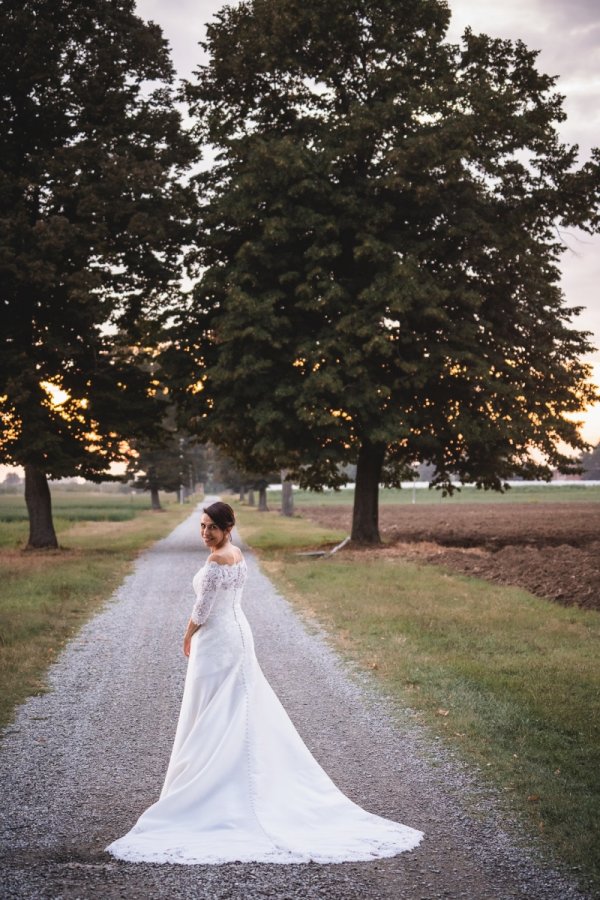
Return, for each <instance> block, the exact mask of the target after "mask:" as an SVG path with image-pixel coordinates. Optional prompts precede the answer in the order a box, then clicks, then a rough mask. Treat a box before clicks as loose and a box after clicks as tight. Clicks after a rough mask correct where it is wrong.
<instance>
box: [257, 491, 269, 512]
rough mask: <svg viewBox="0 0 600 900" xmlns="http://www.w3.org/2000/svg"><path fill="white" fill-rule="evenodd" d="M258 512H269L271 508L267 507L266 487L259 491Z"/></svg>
mask: <svg viewBox="0 0 600 900" xmlns="http://www.w3.org/2000/svg"><path fill="white" fill-rule="evenodd" d="M258 511H259V512H269V507H268V506H267V489H266V487H260V488H259V489H258Z"/></svg>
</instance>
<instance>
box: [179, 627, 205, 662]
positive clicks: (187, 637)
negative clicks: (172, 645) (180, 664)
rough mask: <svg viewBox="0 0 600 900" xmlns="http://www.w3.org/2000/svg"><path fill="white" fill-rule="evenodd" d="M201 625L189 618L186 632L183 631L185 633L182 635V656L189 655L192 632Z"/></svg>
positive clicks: (194, 632)
mask: <svg viewBox="0 0 600 900" xmlns="http://www.w3.org/2000/svg"><path fill="white" fill-rule="evenodd" d="M201 627H202V626H201V625H198V624H197V623H196V622H194V621H193V620H192V619H190V621H189V622H188V627H187V629H186V632H185V634H184V636H183V655H184V656H189V655H190V648H191V645H192V636H193V635H194V634H196V632H197V631H198V629H199V628H201Z"/></svg>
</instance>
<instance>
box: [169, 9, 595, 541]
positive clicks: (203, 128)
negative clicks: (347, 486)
mask: <svg viewBox="0 0 600 900" xmlns="http://www.w3.org/2000/svg"><path fill="white" fill-rule="evenodd" d="M448 21H449V12H448V9H447V7H446V5H445V4H444V3H442V2H437V0H330V2H327V3H323V2H322V0H254V2H245V3H241V4H240V5H239V6H236V7H225V8H224V9H223V10H222V11H221V13H219V15H218V16H217V19H216V21H215V22H214V23H213V24H212V25H211V26H210V27H209V29H208V39H207V44H206V49H207V51H208V53H209V62H208V63H207V65H206V66H203V67H201V68H200V69H199V70H198V73H197V80H196V82H195V83H194V84H191V85H189V87H188V96H189V99H190V102H191V105H192V109H193V112H194V114H195V115H196V117H197V135H198V137H199V139H200V140H201V141H203V142H205V143H208V144H211V145H213V146H214V147H215V148H217V151H218V155H217V158H216V162H215V164H214V166H213V167H212V168H211V169H210V171H208V172H206V173H204V174H203V175H201V176H200V177H199V179H198V187H199V190H200V195H201V198H202V201H203V209H202V231H201V234H200V236H199V240H198V254H197V261H198V263H199V264H201V265H202V266H203V267H204V274H203V277H202V279H201V281H200V283H199V286H198V288H197V290H196V292H195V296H194V301H193V304H192V305H191V307H190V308H189V309H186V311H185V315H184V316H183V317H182V319H181V322H180V329H179V337H178V349H179V350H183V351H185V353H186V354H187V361H188V369H187V372H186V371H185V365H183V368H182V369H181V370H180V371H179V378H180V382H181V384H186V383H187V385H188V390H187V393H185V397H186V400H187V406H186V410H187V416H188V418H189V420H190V421H191V422H192V424H195V427H197V428H198V429H199V430H200V431H202V432H203V433H205V434H206V435H208V436H209V437H210V439H211V440H213V441H214V442H215V443H216V444H218V445H219V446H222V447H224V448H225V449H226V450H227V452H228V453H230V454H232V455H233V456H234V458H235V459H236V460H238V461H239V462H243V463H244V464H245V465H247V466H251V467H253V468H272V467H285V468H287V469H288V470H289V471H291V472H292V473H293V475H294V478H297V479H298V480H299V481H300V483H301V484H304V485H312V486H318V485H322V484H324V483H335V480H336V478H337V477H338V471H339V465H340V464H343V463H347V462H357V463H358V470H357V483H356V499H355V511H354V524H353V537H354V538H355V539H358V540H363V541H367V542H369V541H377V540H378V539H379V535H378V525H377V490H378V484H379V483H380V482H381V481H382V480H384V481H387V482H388V483H395V482H397V480H398V479H399V478H400V477H401V475H402V473H403V472H404V471H406V468H407V466H409V465H411V464H413V463H415V462H417V461H425V462H429V463H432V464H433V465H434V466H435V472H436V474H435V476H434V482H435V483H436V484H440V485H445V486H447V487H449V486H450V482H451V479H452V478H456V477H458V478H460V479H462V480H465V481H466V480H468V481H473V482H476V483H477V484H478V485H479V486H483V487H486V488H495V489H498V488H500V487H501V486H502V483H503V480H504V479H506V478H508V477H510V476H514V475H529V476H533V475H537V476H544V475H549V474H550V471H551V469H552V468H553V467H555V466H561V467H564V466H568V459H567V456H566V455H565V447H569V446H570V447H572V448H578V447H581V446H582V441H581V438H580V436H579V433H578V430H577V426H576V424H575V423H574V422H573V421H572V418H570V417H569V416H568V414H572V413H576V412H577V411H580V410H581V409H582V407H583V405H585V403H586V402H588V401H589V400H590V399H591V397H592V395H593V390H592V388H591V387H590V386H589V385H588V384H587V383H586V379H587V377H588V375H589V371H588V368H587V367H586V366H585V365H584V364H583V363H582V362H581V361H580V359H581V355H582V354H583V353H584V352H585V351H586V350H588V349H589V347H588V343H587V337H586V335H585V334H583V333H581V332H579V331H577V330H575V329H574V328H573V327H572V326H571V318H572V316H573V315H574V314H575V313H574V311H573V310H568V309H566V307H565V304H564V298H563V295H562V293H561V290H560V286H559V268H558V262H559V257H560V254H561V252H562V249H563V248H562V245H561V242H560V237H559V232H558V231H557V226H559V225H577V226H579V227H581V228H586V229H590V230H591V229H594V228H596V227H597V226H598V189H599V184H600V177H599V172H600V165H599V160H600V157H599V156H598V154H597V153H595V154H594V156H593V158H592V160H591V161H589V162H588V163H586V164H585V165H583V167H581V168H577V167H576V164H577V148H575V147H567V146H565V145H563V144H562V143H561V141H560V140H559V137H558V135H557V131H556V123H557V122H559V121H560V120H561V119H562V118H563V112H562V107H561V97H560V95H558V94H557V93H556V92H555V90H554V79H553V78H551V77H548V76H546V75H544V74H541V73H540V72H538V70H537V68H536V54H535V53H534V52H532V51H530V50H528V49H527V47H526V46H525V45H524V44H523V43H521V42H516V43H512V42H509V41H503V40H492V39H491V38H489V37H487V36H485V35H476V34H473V33H471V32H470V31H467V32H466V33H465V35H464V37H463V40H462V42H461V44H460V45H459V46H455V45H452V44H450V43H448V42H447V41H446V40H445V34H446V30H447V25H448ZM178 364H179V365H180V366H181V365H182V362H181V358H180V359H179V362H178ZM532 451H537V455H533V456H532ZM539 459H542V460H543V461H542V462H538V461H537V460H539Z"/></svg>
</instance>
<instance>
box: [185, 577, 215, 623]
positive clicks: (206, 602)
mask: <svg viewBox="0 0 600 900" xmlns="http://www.w3.org/2000/svg"><path fill="white" fill-rule="evenodd" d="M220 570H221V566H220V565H219V564H218V563H207V564H206V565H205V566H204V568H203V569H202V570H201V572H200V578H199V579H198V585H197V587H196V585H194V587H195V588H196V602H195V603H194V607H193V609H192V616H191V618H192V622H194V624H195V625H204V623H205V622H206V620H207V619H208V617H209V615H210V611H211V609H212V608H213V604H214V602H215V598H216V596H217V589H218V587H219V584H220V581H221V572H220Z"/></svg>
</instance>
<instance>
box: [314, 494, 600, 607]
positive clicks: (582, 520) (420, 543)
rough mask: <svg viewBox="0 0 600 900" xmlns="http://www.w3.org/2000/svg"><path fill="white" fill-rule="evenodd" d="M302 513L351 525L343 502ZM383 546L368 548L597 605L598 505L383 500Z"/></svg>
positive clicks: (327, 522)
mask: <svg viewBox="0 0 600 900" xmlns="http://www.w3.org/2000/svg"><path fill="white" fill-rule="evenodd" d="M302 515H304V516H307V517H309V518H311V519H313V520H314V521H316V522H319V523H320V524H322V525H327V526H331V527H335V528H342V529H344V528H345V529H347V530H348V532H349V531H350V521H351V509H350V507H348V506H328V507H324V506H311V507H303V508H302ZM379 521H380V529H381V534H382V538H383V539H384V541H385V545H384V546H383V547H381V548H379V549H376V550H375V551H373V549H371V548H369V549H364V548H361V547H349V548H347V549H344V551H343V552H344V555H347V554H360V553H372V552H376V553H380V554H382V555H385V556H399V557H404V558H407V559H412V560H415V559H416V560H420V561H422V562H428V563H435V564H436V565H439V566H442V567H443V568H445V569H448V570H450V571H453V572H460V573H463V574H467V575H475V576H477V577H478V578H484V579H487V580H489V581H495V582H499V583H502V584H513V585H518V586H520V587H523V588H525V589H527V590H528V591H531V593H533V594H536V595H537V596H539V597H545V598H547V599H548V600H554V601H556V602H558V603H562V604H564V605H566V606H582V607H587V608H589V609H598V610H600V503H585V502H583V503H570V502H561V503H539V504H538V503H535V504H534V503H511V504H499V503H498V504H494V503H490V504H481V503H477V504H472V505H467V504H461V505H460V506H459V505H455V506H450V505H449V506H447V507H444V506H440V505H435V506H434V505H431V506H429V505H428V506H419V505H418V504H415V505H414V506H413V505H409V506H399V505H396V506H392V505H390V506H382V507H381V509H380V519H379Z"/></svg>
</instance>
